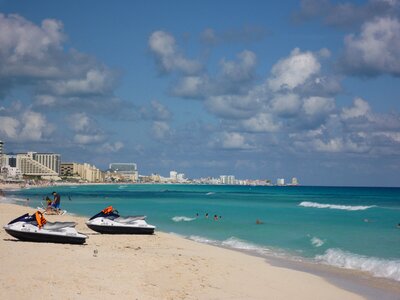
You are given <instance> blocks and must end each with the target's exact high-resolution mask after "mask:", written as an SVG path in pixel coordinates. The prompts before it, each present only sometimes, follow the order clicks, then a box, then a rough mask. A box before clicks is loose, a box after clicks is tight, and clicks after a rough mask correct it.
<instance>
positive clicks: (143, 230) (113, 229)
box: [86, 223, 154, 234]
mask: <svg viewBox="0 0 400 300" xmlns="http://www.w3.org/2000/svg"><path fill="white" fill-rule="evenodd" d="M86 225H87V227H89V228H90V229H92V230H93V231H96V232H99V233H106V234H153V233H154V228H153V227H135V226H116V225H113V226H109V225H94V224H89V223H86Z"/></svg>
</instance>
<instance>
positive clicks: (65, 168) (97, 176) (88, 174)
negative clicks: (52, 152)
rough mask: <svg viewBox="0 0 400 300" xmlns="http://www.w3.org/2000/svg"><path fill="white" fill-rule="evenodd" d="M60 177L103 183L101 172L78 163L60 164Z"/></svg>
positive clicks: (85, 164)
mask: <svg viewBox="0 0 400 300" xmlns="http://www.w3.org/2000/svg"><path fill="white" fill-rule="evenodd" d="M61 176H63V177H78V178H80V179H82V180H84V181H87V182H102V181H104V175H103V172H101V171H100V170H99V169H97V168H96V167H95V166H91V165H90V164H87V163H84V164H78V163H74V162H72V163H69V162H67V163H62V164H61Z"/></svg>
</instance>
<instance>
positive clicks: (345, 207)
mask: <svg viewBox="0 0 400 300" xmlns="http://www.w3.org/2000/svg"><path fill="white" fill-rule="evenodd" d="M299 206H303V207H313V208H329V209H341V210H350V211H353V210H366V209H369V208H372V207H376V205H370V206H362V205H338V204H323V203H317V202H309V201H303V202H301V203H300V204H299Z"/></svg>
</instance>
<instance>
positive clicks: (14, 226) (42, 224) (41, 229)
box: [3, 211, 87, 244]
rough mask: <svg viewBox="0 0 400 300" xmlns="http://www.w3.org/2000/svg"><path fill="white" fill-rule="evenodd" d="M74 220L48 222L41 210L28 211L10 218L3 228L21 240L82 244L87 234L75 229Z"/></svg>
mask: <svg viewBox="0 0 400 300" xmlns="http://www.w3.org/2000/svg"><path fill="white" fill-rule="evenodd" d="M76 225H77V224H76V223H75V222H48V221H46V219H44V217H43V214H42V213H41V212H39V211H38V212H36V213H35V214H32V215H29V214H28V213H26V214H24V215H22V216H20V217H18V218H16V219H14V220H12V221H11V222H9V223H8V224H7V225H5V226H4V227H3V228H4V229H5V231H6V232H7V233H8V234H9V235H11V236H13V237H15V238H17V239H19V240H21V241H30V242H44V243H62V244H83V243H85V241H86V239H87V236H86V235H84V234H81V233H79V232H77V231H76V229H75V226H76Z"/></svg>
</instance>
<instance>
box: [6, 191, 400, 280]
mask: <svg viewBox="0 0 400 300" xmlns="http://www.w3.org/2000/svg"><path fill="white" fill-rule="evenodd" d="M53 190H55V191H57V192H58V193H60V195H61V206H62V208H63V209H66V210H67V211H68V212H69V213H73V214H77V215H83V216H87V217H89V216H92V215H94V214H95V213H97V212H98V211H100V210H102V209H103V208H105V207H106V206H109V205H112V206H113V207H114V208H116V209H117V210H118V211H119V212H120V214H121V215H137V214H144V215H146V216H147V222H148V223H149V224H152V225H156V226H157V230H160V231H163V232H169V233H175V234H178V235H181V236H184V237H186V238H189V239H192V240H195V241H198V242H203V243H209V244H213V245H219V246H224V247H229V248H234V249H240V250H245V251H250V252H253V253H255V254H257V255H266V256H271V255H272V256H276V257H284V258H288V259H293V260H297V261H310V262H313V263H317V264H326V265H331V266H336V267H341V268H347V269H355V270H362V271H366V272H368V273H370V274H371V275H372V276H376V277H384V278H389V279H393V280H396V281H400V228H398V227H397V225H398V224H399V223H400V188H374V187H307V186H298V187H293V186H291V187H289V186H288V187H278V186H273V187H265V186H223V185H122V184H119V185H82V186H81V185H78V186H57V187H48V188H32V189H24V190H20V191H13V192H9V193H8V196H9V197H10V198H11V199H14V201H16V202H18V203H21V202H20V201H22V200H23V199H26V198H29V199H30V201H29V206H32V207H37V206H40V205H41V204H42V202H44V201H43V197H45V196H46V195H49V196H51V195H50V193H51V192H52V191H53ZM206 214H208V218H206ZM215 215H216V216H217V217H218V220H215V219H214V216H215ZM257 220H258V222H257ZM257 223H259V224H257Z"/></svg>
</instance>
